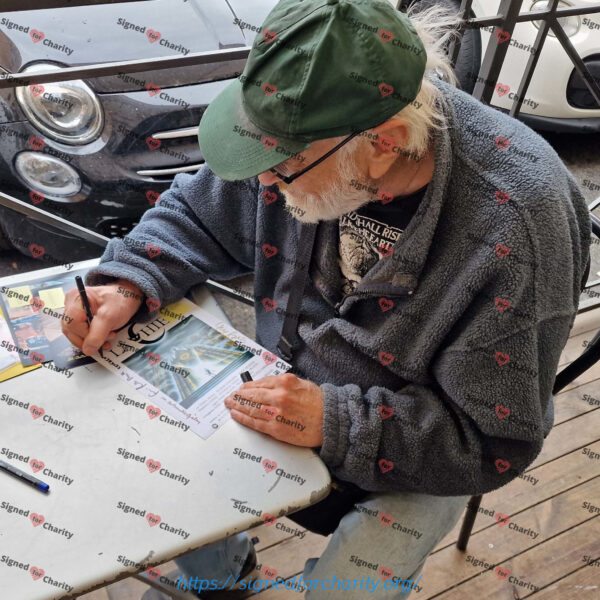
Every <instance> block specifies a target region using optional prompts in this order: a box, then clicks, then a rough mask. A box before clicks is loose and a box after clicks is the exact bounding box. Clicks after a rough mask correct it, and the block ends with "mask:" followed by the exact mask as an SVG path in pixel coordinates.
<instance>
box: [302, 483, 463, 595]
mask: <svg viewBox="0 0 600 600" xmlns="http://www.w3.org/2000/svg"><path fill="white" fill-rule="evenodd" d="M469 497H470V496H430V495H428V494H412V493H372V494H369V495H368V496H367V497H366V498H365V499H364V500H362V501H361V502H359V503H357V504H356V505H355V506H354V508H353V509H352V510H351V511H350V512H349V513H348V514H346V515H345V516H344V517H343V518H342V520H341V521H340V524H339V526H338V528H337V529H336V530H335V531H334V533H333V535H332V537H331V539H330V540H329V544H328V545H327V548H326V549H325V551H324V552H323V554H322V555H321V556H320V557H319V558H309V559H308V560H307V561H306V563H305V566H304V574H303V581H304V582H305V588H306V589H307V592H306V595H305V598H307V599H308V600H331V599H336V600H337V599H339V600H359V599H364V598H366V597H368V598H372V599H373V600H406V598H408V596H409V594H410V592H411V591H412V589H415V590H417V591H418V590H419V589H420V588H419V587H416V586H418V585H419V584H418V581H417V580H418V578H419V573H420V571H421V569H422V568H423V565H424V564H425V560H426V559H427V556H428V555H429V554H430V553H431V552H432V550H433V549H434V548H435V546H437V544H438V542H439V541H440V540H441V539H442V538H443V537H444V536H445V535H446V534H447V533H448V532H449V531H450V530H451V529H452V528H453V527H454V525H455V524H456V522H457V521H458V519H459V518H460V516H461V514H462V512H463V510H464V509H465V507H466V505H467V502H468V500H469ZM367 511H368V512H367ZM369 577H370V582H368V580H367V578H369ZM318 579H320V580H322V582H323V583H325V585H326V586H327V585H329V582H333V585H331V589H323V586H322V584H321V583H316V581H315V580H318ZM307 580H312V582H313V583H312V584H311V582H310V581H307ZM340 580H348V582H347V583H341V581H340ZM403 580H412V584H409V583H408V582H405V583H402V581H403ZM326 582H327V583H326ZM361 582H362V589H361ZM367 584H368V586H369V587H368V588H367V587H366V586H367ZM415 584H416V585H415ZM375 585H376V586H377V587H375V588H374V586H375ZM309 586H310V587H312V588H313V589H309ZM373 590H374V591H373Z"/></svg>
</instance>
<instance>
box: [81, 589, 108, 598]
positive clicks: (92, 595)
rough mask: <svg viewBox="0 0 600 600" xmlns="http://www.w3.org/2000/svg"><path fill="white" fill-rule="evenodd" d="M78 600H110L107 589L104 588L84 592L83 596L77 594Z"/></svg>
mask: <svg viewBox="0 0 600 600" xmlns="http://www.w3.org/2000/svg"><path fill="white" fill-rule="evenodd" d="M79 600H111V599H110V596H109V595H108V591H107V589H106V588H102V589H100V590H96V591H95V592H90V593H89V594H84V595H83V596H79Z"/></svg>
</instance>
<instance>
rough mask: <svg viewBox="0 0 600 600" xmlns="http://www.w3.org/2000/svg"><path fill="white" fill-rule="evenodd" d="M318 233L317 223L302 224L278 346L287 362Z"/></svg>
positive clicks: (290, 357)
mask: <svg viewBox="0 0 600 600" xmlns="http://www.w3.org/2000/svg"><path fill="white" fill-rule="evenodd" d="M316 231H317V224H316V223H302V225H301V229H300V239H299V242H298V255H297V256H298V260H297V261H296V263H295V265H294V274H293V275H292V282H291V285H290V294H289V296H288V301H287V306H286V309H285V318H284V321H283V327H282V329H281V337H280V338H279V342H278V344H277V352H278V353H279V356H281V358H283V360H285V361H287V362H290V361H291V360H292V345H293V342H294V338H295V337H296V329H297V327H298V319H299V317H300V305H301V304H302V298H303V296H304V289H305V287H306V280H307V279H308V270H309V267H310V259H311V256H312V250H313V245H314V243H315V233H316Z"/></svg>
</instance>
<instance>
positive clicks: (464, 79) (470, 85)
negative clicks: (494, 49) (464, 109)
mask: <svg viewBox="0 0 600 600" xmlns="http://www.w3.org/2000/svg"><path fill="white" fill-rule="evenodd" d="M412 4H415V5H416V7H417V9H418V8H420V7H422V8H423V9H425V8H429V7H430V6H434V5H441V6H445V7H447V8H449V9H451V10H453V11H454V12H458V11H459V10H460V0H404V1H403V2H402V3H401V5H400V10H401V11H403V12H404V11H406V9H407V8H408V6H410V5H412ZM469 17H475V14H474V13H473V11H470V13H469ZM480 67H481V33H480V31H479V30H478V29H465V32H464V34H463V37H462V43H461V46H460V52H459V54H458V59H457V61H456V66H455V68H454V71H455V73H456V77H457V78H458V81H459V83H460V88H461V89H462V90H464V91H465V92H467V93H468V94H472V93H473V89H474V88H475V77H474V75H476V74H477V73H479V69H480Z"/></svg>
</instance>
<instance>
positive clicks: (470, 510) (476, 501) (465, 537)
mask: <svg viewBox="0 0 600 600" xmlns="http://www.w3.org/2000/svg"><path fill="white" fill-rule="evenodd" d="M481 498H482V496H471V499H470V500H469V503H468V504H467V512H466V513H465V517H464V519H463V523H462V527H461V528H460V534H459V535H458V541H457V542H456V547H457V548H458V549H459V550H461V551H462V552H464V551H465V550H466V549H467V544H468V543H469V538H470V537H471V531H472V530H473V524H474V523H475V517H477V510H478V509H479V505H480V504H481Z"/></svg>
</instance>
